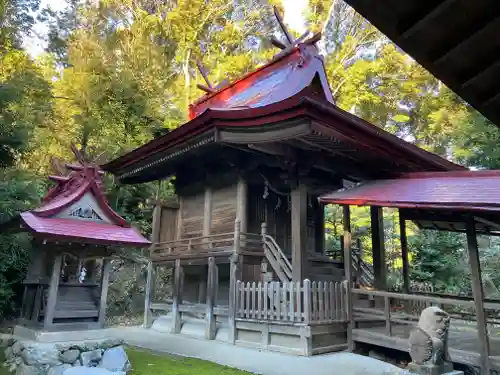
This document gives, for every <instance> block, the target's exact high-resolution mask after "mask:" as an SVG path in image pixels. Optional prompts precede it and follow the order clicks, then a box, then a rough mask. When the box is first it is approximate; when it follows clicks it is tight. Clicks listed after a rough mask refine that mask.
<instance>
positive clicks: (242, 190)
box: [236, 176, 248, 233]
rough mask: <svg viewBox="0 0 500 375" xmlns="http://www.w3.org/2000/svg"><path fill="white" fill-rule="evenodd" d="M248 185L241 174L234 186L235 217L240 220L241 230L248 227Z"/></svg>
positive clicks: (245, 229) (244, 230)
mask: <svg viewBox="0 0 500 375" xmlns="http://www.w3.org/2000/svg"><path fill="white" fill-rule="evenodd" d="M247 213H248V185H247V182H246V180H245V179H244V177H243V176H240V177H239V178H238V184H237V186H236V219H237V220H239V221H240V229H241V232H243V233H246V232H247V229H248V220H247V216H248V215H247Z"/></svg>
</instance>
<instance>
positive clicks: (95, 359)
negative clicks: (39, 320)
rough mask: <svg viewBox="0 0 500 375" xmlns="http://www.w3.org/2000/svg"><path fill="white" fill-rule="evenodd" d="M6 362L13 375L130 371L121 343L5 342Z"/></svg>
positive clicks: (119, 373)
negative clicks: (14, 374)
mask: <svg viewBox="0 0 500 375" xmlns="http://www.w3.org/2000/svg"><path fill="white" fill-rule="evenodd" d="M4 346H5V347H6V348H5V359H6V361H5V363H4V367H7V368H8V369H9V371H10V372H12V373H14V372H15V373H16V375H80V374H82V375H83V374H85V375H87V374H88V375H92V374H93V375H112V374H114V375H125V374H126V373H127V372H128V371H130V369H131V365H130V362H129V360H128V358H127V354H126V353H125V350H124V348H123V341H121V340H114V339H113V340H105V341H101V342H82V343H75V344H73V343H39V342H34V341H28V340H15V339H8V340H6V342H4Z"/></svg>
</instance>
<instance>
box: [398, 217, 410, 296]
mask: <svg viewBox="0 0 500 375" xmlns="http://www.w3.org/2000/svg"><path fill="white" fill-rule="evenodd" d="M399 233H400V240H401V258H402V261H403V293H410V275H409V263H408V239H407V238H406V220H405V219H404V218H403V217H401V211H399Z"/></svg>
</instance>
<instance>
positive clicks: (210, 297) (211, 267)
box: [205, 257, 218, 340]
mask: <svg viewBox="0 0 500 375" xmlns="http://www.w3.org/2000/svg"><path fill="white" fill-rule="evenodd" d="M216 268H217V265H216V264H215V258H214V257H210V258H208V277H207V312H206V314H205V322H206V325H205V338H206V339H207V340H214V339H215V334H216V320H215V315H214V305H215V290H216V289H217V284H218V283H217V269H216Z"/></svg>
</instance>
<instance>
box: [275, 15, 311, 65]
mask: <svg viewBox="0 0 500 375" xmlns="http://www.w3.org/2000/svg"><path fill="white" fill-rule="evenodd" d="M274 16H275V17H276V20H277V21H278V24H279V25H280V28H281V30H282V31H283V34H285V39H286V41H285V43H283V42H282V41H280V40H278V39H277V38H275V37H274V36H272V37H270V41H271V44H272V45H273V46H275V47H278V48H280V49H281V50H282V51H281V52H280V53H278V55H276V56H275V57H274V58H275V59H276V58H279V57H281V56H283V55H286V54H287V53H289V52H290V51H291V50H293V49H294V48H295V47H296V46H297V45H298V44H299V43H307V44H315V43H316V42H318V41H320V39H321V33H320V32H319V33H316V34H314V35H313V36H311V37H310V38H309V39H307V37H308V36H309V35H310V34H311V32H310V31H309V30H306V32H305V33H303V34H302V35H301V36H299V37H298V38H296V39H295V38H294V37H293V36H292V34H291V33H290V31H288V28H287V27H286V25H285V23H284V22H283V18H282V17H281V14H280V12H279V10H278V8H277V7H276V6H275V7H274Z"/></svg>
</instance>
